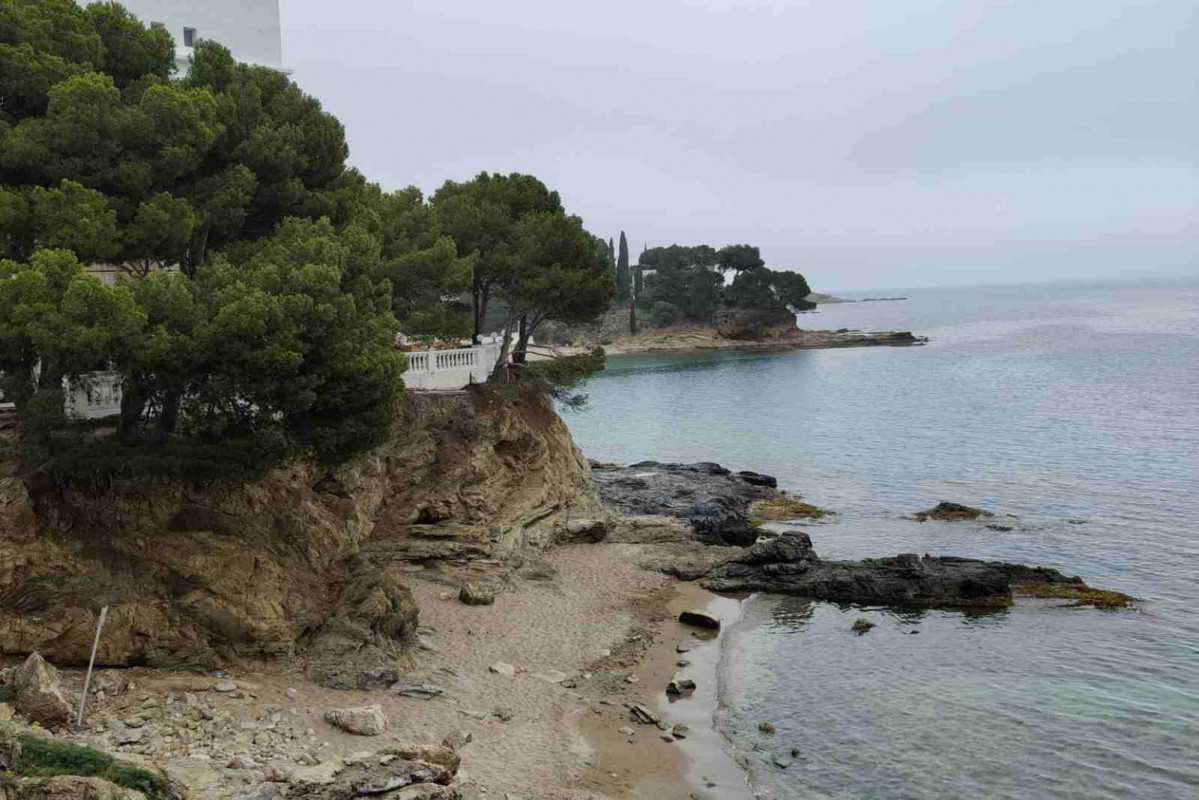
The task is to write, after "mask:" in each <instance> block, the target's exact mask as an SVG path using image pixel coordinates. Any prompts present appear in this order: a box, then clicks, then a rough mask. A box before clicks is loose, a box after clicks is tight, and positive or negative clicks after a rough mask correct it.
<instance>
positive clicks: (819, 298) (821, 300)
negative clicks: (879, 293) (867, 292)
mask: <svg viewBox="0 0 1199 800" xmlns="http://www.w3.org/2000/svg"><path fill="white" fill-rule="evenodd" d="M804 299H805V300H807V301H808V302H810V303H815V304H816V305H836V304H838V303H889V302H894V301H896V300H907V299H908V298H907V297H862V298H857V299H853V298H849V297H836V296H834V295H831V294H821V293H820V292H812V293H811V294H810V295H808V296H807V297H805V298H804Z"/></svg>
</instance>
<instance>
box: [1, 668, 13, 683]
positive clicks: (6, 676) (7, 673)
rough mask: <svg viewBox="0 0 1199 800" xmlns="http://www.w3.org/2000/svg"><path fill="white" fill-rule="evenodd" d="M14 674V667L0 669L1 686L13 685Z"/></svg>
mask: <svg viewBox="0 0 1199 800" xmlns="http://www.w3.org/2000/svg"><path fill="white" fill-rule="evenodd" d="M12 673H13V668H12V667H5V668H4V669H0V686H8V685H9V684H10V683H12Z"/></svg>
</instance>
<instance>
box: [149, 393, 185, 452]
mask: <svg viewBox="0 0 1199 800" xmlns="http://www.w3.org/2000/svg"><path fill="white" fill-rule="evenodd" d="M182 399H183V390H182V389H170V390H168V391H167V393H166V395H165V396H164V397H163V399H162V411H161V413H159V415H158V424H157V425H156V426H155V430H154V439H155V440H156V441H158V442H160V443H161V442H165V441H166V440H167V437H169V436H170V435H171V434H172V433H174V432H175V428H176V427H178V425H179V403H180V401H181V400H182Z"/></svg>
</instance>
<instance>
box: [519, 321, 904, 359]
mask: <svg viewBox="0 0 1199 800" xmlns="http://www.w3.org/2000/svg"><path fill="white" fill-rule="evenodd" d="M927 341H928V339H927V338H926V337H922V336H914V335H912V334H911V333H910V332H908V331H871V332H866V331H860V330H849V329H841V330H837V331H817V330H801V329H798V328H797V329H795V330H793V331H787V332H786V333H783V334H779V335H774V336H768V337H765V338H762V339H725V338H721V337H720V336H718V335H717V333H716V331H715V330H714V329H712V328H687V329H672V328H666V329H660V330H651V331H647V332H645V333H642V334H638V335H637V336H627V337H622V338H618V339H614V340H612V342H610V343H609V344H605V345H602V346H603V348H604V350H605V351H606V352H607V354H608V355H610V356H622V355H635V354H641V353H678V354H685V353H702V352H705V351H709V350H762V351H772V350H777V351H783V350H824V349H836V348H844V347H914V346H921V345H923V344H925V343H926V342H927ZM589 349H590V347H588V346H579V345H574V346H561V347H548V346H543V345H537V346H531V347H530V348H529V359H530V360H532V361H540V360H544V359H548V358H554V357H560V356H572V355H581V354H583V353H586V352H588V351H589Z"/></svg>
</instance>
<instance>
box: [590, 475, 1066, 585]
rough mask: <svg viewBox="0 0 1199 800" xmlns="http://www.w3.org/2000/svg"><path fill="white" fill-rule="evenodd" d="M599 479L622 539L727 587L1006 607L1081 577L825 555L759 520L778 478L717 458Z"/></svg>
mask: <svg viewBox="0 0 1199 800" xmlns="http://www.w3.org/2000/svg"><path fill="white" fill-rule="evenodd" d="M592 466H593V474H594V476H595V484H596V488H597V490H598V492H599V495H600V498H601V499H602V500H603V502H604V503H605V504H606V505H608V506H609V507H610V508H612V509H614V510H616V511H619V512H621V513H623V514H629V515H635V516H629V517H625V518H623V519H621V520H619V521H618V522H617V524H616V526H615V527H614V530H613V531H612V533H611V534H610V537H611V538H612V539H614V540H618V541H624V542H639V543H645V544H654V545H662V546H664V551H662V552H657V553H655V554H653V555H652V556H651V557H650V559H649V560H648V562H647V566H650V567H652V568H655V569H658V570H660V571H662V572H666V573H667V574H671V575H675V576H677V577H679V578H681V579H683V580H698V581H699V582H700V584H701V585H702V586H704V587H705V588H707V589H712V590H714V591H723V592H744V591H754V592H775V593H780V594H793V595H802V596H805V597H814V598H817V599H821V600H839V601H847V602H859V603H884V604H897V605H941V606H996V605H1005V604H1007V603H1008V602H1010V600H1011V597H1012V593H1013V589H1014V587H1036V586H1045V585H1056V584H1060V585H1063V586H1066V585H1068V586H1069V587H1071V588H1085V586H1086V585H1085V584H1084V583H1083V582H1082V580H1081V579H1080V578H1077V577H1067V576H1065V575H1062V574H1061V573H1060V572H1057V571H1056V570H1051V569H1044V568H1040V567H1026V566H1023V565H1020V564H1005V563H1001V562H994V561H980V560H977V559H969V558H958V557H954V556H943V557H935V556H929V555H925V556H923V557H921V556H919V555H917V554H915V553H905V554H901V555H898V556H895V557H893V558H873V559H865V560H863V561H824V560H822V559H821V558H819V557H818V556H817V555H816V552H815V550H814V549H813V548H812V540H811V538H809V536H808V535H807V534H806V533H802V532H798V531H794V532H787V533H783V534H781V535H776V534H773V533H770V532H769V531H766V530H764V529H762V528H758V527H756V526H755V525H754V524H753V522H752V520H751V517H750V508H751V506H752V505H753V504H754V503H755V502H761V501H763V500H769V499H771V498H774V497H776V496H777V495H778V492H777V490H775V489H774V488H772V487H774V486H777V481H776V480H775V479H774V478H772V477H770V476H768V475H761V474H758V473H754V472H748V473H745V472H743V473H733V472H732V471H731V470H728V469H725V468H724V467H721V466H720V465H719V464H714V463H711V462H701V463H697V464H660V463H657V462H654V461H645V462H641V463H638V464H632V465H630V466H628V467H619V466H616V465H612V464H598V463H593V465H592Z"/></svg>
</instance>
